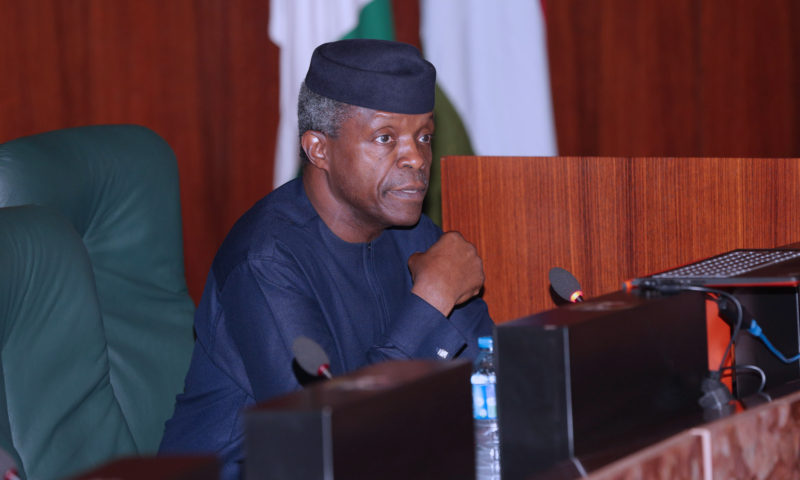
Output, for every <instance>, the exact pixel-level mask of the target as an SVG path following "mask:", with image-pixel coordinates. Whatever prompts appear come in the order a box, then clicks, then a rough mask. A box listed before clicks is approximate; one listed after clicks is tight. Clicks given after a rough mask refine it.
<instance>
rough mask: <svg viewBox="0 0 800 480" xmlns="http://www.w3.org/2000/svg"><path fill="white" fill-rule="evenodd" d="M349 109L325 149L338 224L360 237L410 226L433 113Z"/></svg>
mask: <svg viewBox="0 0 800 480" xmlns="http://www.w3.org/2000/svg"><path fill="white" fill-rule="evenodd" d="M353 108H354V111H353V114H352V115H351V116H350V117H349V118H348V119H347V120H345V121H344V123H342V125H341V128H340V130H339V135H338V136H337V137H336V138H332V137H328V139H327V146H326V152H327V156H328V166H329V168H328V176H329V180H330V188H331V192H332V194H333V197H334V199H335V201H336V203H337V210H338V214H339V215H341V216H343V217H340V219H341V220H343V221H345V222H347V223H348V224H350V226H351V227H352V228H356V229H358V230H361V231H363V232H377V233H380V230H383V229H384V228H387V227H391V226H410V225H414V224H415V223H417V221H419V216H420V213H421V211H422V201H423V199H424V198H425V193H426V192H427V190H428V179H429V175H430V167H431V137H432V135H433V114H432V113H424V114H419V115H406V114H398V113H389V112H382V111H376V110H370V109H367V108H361V107H353ZM377 233H375V234H376V235H377Z"/></svg>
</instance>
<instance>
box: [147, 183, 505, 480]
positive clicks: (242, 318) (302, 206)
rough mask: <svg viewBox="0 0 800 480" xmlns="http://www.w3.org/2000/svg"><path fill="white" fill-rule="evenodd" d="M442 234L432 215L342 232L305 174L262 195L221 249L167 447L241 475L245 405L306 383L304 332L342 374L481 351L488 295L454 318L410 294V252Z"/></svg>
mask: <svg viewBox="0 0 800 480" xmlns="http://www.w3.org/2000/svg"><path fill="white" fill-rule="evenodd" d="M441 234H442V233H441V230H440V229H439V228H438V227H437V226H436V225H435V224H434V223H433V222H432V221H431V220H430V219H429V218H428V217H426V216H424V215H423V217H422V219H421V220H420V222H419V223H418V224H417V225H416V226H415V227H413V228H392V229H388V230H385V231H384V232H383V233H382V234H381V235H380V236H379V237H378V238H376V239H375V240H373V241H372V242H369V243H348V242H345V241H343V240H341V239H340V238H338V237H337V236H336V235H335V234H333V232H331V230H330V229H329V228H328V227H327V226H326V225H325V223H324V222H323V221H322V219H321V218H320V217H319V215H318V214H317V213H316V211H315V210H314V208H313V206H312V205H311V202H310V201H309V200H308V197H307V196H306V194H305V190H304V188H303V184H302V181H301V180H299V179H297V180H293V181H291V182H289V183H287V184H286V185H284V186H282V187H280V188H278V189H277V190H275V191H274V192H272V193H271V194H269V195H267V196H266V197H265V198H263V199H262V200H261V201H259V202H258V203H256V204H255V205H254V206H253V207H252V208H251V209H250V210H249V211H248V212H247V213H245V214H244V215H243V216H242V218H241V219H239V221H238V222H237V223H236V225H235V226H234V227H233V229H232V230H231V232H230V233H229V235H228V237H227V238H226V239H225V242H224V243H223V245H222V247H221V248H220V250H219V252H218V253H217V256H216V258H215V259H214V263H213V265H212V268H211V272H210V273H209V276H208V280H207V282H206V286H205V290H204V292H203V297H202V299H201V301H200V305H199V306H198V309H197V312H196V314H195V331H196V334H197V342H196V345H195V349H194V354H193V357H192V362H191V366H190V368H189V373H188V375H187V377H186V384H185V390H184V393H182V394H181V395H179V396H178V398H177V404H176V407H175V413H174V416H173V417H172V419H170V420H169V421H167V423H166V430H165V435H164V438H163V440H162V443H161V450H160V452H161V453H162V454H164V453H187V452H192V453H199V452H214V453H216V454H217V455H219V456H220V459H221V461H222V464H223V475H222V478H226V479H227V478H238V475H239V470H240V467H241V465H240V462H241V461H242V460H243V452H242V440H243V430H242V425H241V418H240V415H241V412H242V409H243V408H245V407H247V406H249V405H253V404H254V403H257V402H261V401H264V400H266V399H269V398H270V397H274V396H277V395H281V394H284V393H287V392H290V391H293V390H296V389H299V388H301V386H300V383H299V381H298V379H297V377H296V375H295V373H294V371H293V368H292V360H293V355H292V352H291V345H292V342H293V340H294V339H295V338H296V337H297V336H300V335H304V336H306V337H309V338H311V339H313V340H315V341H316V342H317V343H318V344H319V345H320V346H322V348H323V349H324V350H325V352H326V353H327V354H328V356H329V357H330V361H331V365H330V368H331V371H332V373H333V374H334V375H340V374H343V373H346V372H350V371H353V370H356V369H358V368H360V367H363V366H365V365H368V364H371V363H375V362H379V361H382V360H388V359H407V358H440V357H442V356H445V357H446V358H452V357H453V356H454V355H456V354H459V355H460V358H470V359H471V358H474V357H475V356H476V355H477V351H478V347H477V338H478V337H479V336H481V335H490V334H491V330H492V326H493V324H492V321H491V319H490V318H489V314H488V310H487V307H486V304H485V303H484V302H483V300H481V299H477V298H476V299H473V300H471V301H470V302H468V303H466V304H464V305H462V306H460V307H458V308H456V309H455V310H454V311H453V313H452V314H451V315H450V317H449V318H446V317H444V316H443V315H442V314H441V313H440V312H439V311H438V310H436V309H435V308H434V307H432V306H431V305H430V304H428V303H427V302H425V301H424V300H422V299H421V298H420V297H417V296H416V295H414V294H412V293H411V287H412V282H411V275H410V273H409V270H408V257H409V256H410V255H411V254H412V253H414V252H424V251H426V250H427V249H428V248H429V247H430V246H431V245H433V243H435V242H436V240H437V239H438V238H439V237H440V236H441Z"/></svg>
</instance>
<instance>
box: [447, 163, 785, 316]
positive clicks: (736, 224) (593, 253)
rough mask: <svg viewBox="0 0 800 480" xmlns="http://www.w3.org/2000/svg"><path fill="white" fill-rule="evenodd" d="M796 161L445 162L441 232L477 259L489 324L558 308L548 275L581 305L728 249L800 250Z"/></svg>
mask: <svg viewBox="0 0 800 480" xmlns="http://www.w3.org/2000/svg"><path fill="white" fill-rule="evenodd" d="M798 185H800V159H795V158H782V159H778V158H775V159H752V158H751V159H748V158H665V157H640V158H631V157H607V158H601V157H585V158H583V157H541V158H523V157H447V158H446V159H445V160H444V161H443V163H442V195H443V200H442V202H443V205H442V206H443V223H444V228H445V230H458V231H460V232H461V233H462V234H463V235H464V236H465V237H466V238H467V240H469V241H471V242H473V243H474V244H475V245H476V246H477V248H478V251H479V253H480V255H481V257H482V258H483V261H484V270H485V272H486V283H485V287H484V298H485V300H486V301H487V303H488V304H489V310H490V313H491V314H492V318H493V319H494V320H495V322H498V323H502V322H504V321H508V320H512V319H514V318H518V317H521V316H523V315H528V314H531V313H535V312H539V311H542V310H545V309H549V308H553V307H554V306H555V303H554V302H553V300H552V298H551V297H550V293H549V280H548V272H549V270H550V268H552V267H555V266H558V267H562V268H565V269H567V270H568V271H570V272H572V273H573V275H575V277H576V278H577V279H578V280H579V281H580V283H581V286H582V287H583V291H584V292H585V295H586V297H587V298H588V297H593V296H597V295H600V294H602V293H608V292H612V291H616V290H618V289H619V288H620V286H621V284H622V282H623V281H624V280H627V279H630V278H632V277H634V276H640V275H647V274H650V273H655V272H657V271H660V270H665V269H668V268H672V267H675V266H678V265H682V264H685V263H688V262H691V261H693V260H698V259H702V258H705V257H708V256H711V255H715V254H717V253H722V252H724V251H727V250H731V249H735V248H764V247H773V246H778V245H785V244H788V243H793V242H797V241H800V189H798V188H797V186H798Z"/></svg>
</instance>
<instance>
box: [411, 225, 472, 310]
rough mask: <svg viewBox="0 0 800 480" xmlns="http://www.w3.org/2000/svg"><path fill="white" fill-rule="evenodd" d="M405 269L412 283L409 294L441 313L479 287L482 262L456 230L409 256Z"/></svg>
mask: <svg viewBox="0 0 800 480" xmlns="http://www.w3.org/2000/svg"><path fill="white" fill-rule="evenodd" d="M408 269H409V270H410V271H411V279H412V281H413V283H414V286H413V287H412V288H411V293H413V294H415V295H417V296H418V297H420V298H422V299H423V300H425V301H426V302H428V303H430V304H431V305H432V306H433V307H434V308H436V309H437V310H439V311H440V312H442V314H443V315H444V316H448V315H450V312H451V311H452V310H453V307H455V306H456V305H458V304H460V303H463V302H466V301H467V300H469V299H470V298H472V297H474V296H475V295H477V294H478V292H480V290H481V287H482V286H483V280H484V276H483V261H482V260H481V257H479V256H478V252H477V250H475V246H474V245H472V244H471V243H469V242H468V241H466V240H465V239H464V237H462V236H461V234H460V233H458V232H447V233H445V234H444V235H442V237H441V238H440V239H439V241H437V242H436V243H434V244H433V245H432V246H431V248H429V249H428V251H427V252H424V253H419V252H418V253H415V254H413V255H411V257H409V259H408Z"/></svg>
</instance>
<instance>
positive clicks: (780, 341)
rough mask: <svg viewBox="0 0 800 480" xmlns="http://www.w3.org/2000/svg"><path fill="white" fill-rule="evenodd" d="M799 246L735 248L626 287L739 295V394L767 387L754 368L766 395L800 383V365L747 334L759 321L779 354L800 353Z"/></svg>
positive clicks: (736, 361)
mask: <svg viewBox="0 0 800 480" xmlns="http://www.w3.org/2000/svg"><path fill="white" fill-rule="evenodd" d="M796 246H797V245H791V246H789V247H778V248H769V249H738V250H731V251H728V252H725V253H722V254H719V255H715V256H712V257H709V258H706V259H702V260H698V261H696V262H692V263H690V264H688V265H684V266H681V267H677V268H672V269H669V270H666V271H663V272H659V273H655V274H652V275H647V276H644V277H639V278H635V279H633V280H630V281H628V282H625V284H624V287H625V288H626V289H629V290H633V289H640V290H661V291H664V290H667V289H668V290H670V291H678V290H680V289H681V288H684V287H690V288H693V287H705V288H717V289H722V290H724V291H725V292H728V293H730V294H731V295H733V296H735V297H736V298H737V299H738V300H739V302H740V303H741V304H742V306H743V307H744V311H745V312H746V313H747V315H745V316H744V317H743V318H742V325H741V328H742V332H740V333H739V334H738V338H737V339H736V347H735V350H734V367H736V369H735V374H734V382H733V385H734V393H735V394H736V396H737V397H739V398H744V397H747V396H749V395H751V394H753V393H756V392H759V390H760V389H761V388H762V385H761V383H762V379H761V378H760V377H759V376H758V375H753V374H752V372H748V371H746V368H747V367H748V366H755V367H757V368H759V369H761V370H762V371H763V372H764V374H765V377H766V380H765V382H764V385H763V390H766V391H769V390H772V389H775V388H778V387H781V386H783V385H785V384H786V383H789V382H794V381H798V380H800V361H794V362H790V363H785V362H783V361H781V360H779V359H778V358H777V357H776V355H775V354H774V353H773V352H771V351H770V350H769V349H768V348H767V347H766V346H765V345H764V344H763V343H762V341H761V340H759V339H758V338H754V337H752V336H750V335H748V334H747V333H745V331H746V330H747V329H748V327H749V325H750V321H751V320H752V319H755V320H756V321H757V322H758V325H759V326H760V328H761V329H762V331H763V332H764V334H765V335H766V336H768V337H769V338H770V340H771V342H772V344H773V345H774V347H775V348H777V349H778V350H779V351H781V352H784V353H785V354H786V355H787V356H789V357H791V356H794V355H796V354H797V353H798V352H800V295H798V292H799V288H800V249H798V248H793V247H796ZM726 321H729V322H730V321H731V319H726ZM743 372H744V373H743Z"/></svg>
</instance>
